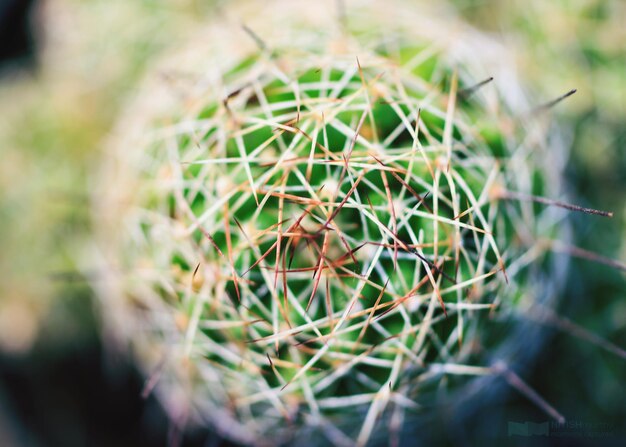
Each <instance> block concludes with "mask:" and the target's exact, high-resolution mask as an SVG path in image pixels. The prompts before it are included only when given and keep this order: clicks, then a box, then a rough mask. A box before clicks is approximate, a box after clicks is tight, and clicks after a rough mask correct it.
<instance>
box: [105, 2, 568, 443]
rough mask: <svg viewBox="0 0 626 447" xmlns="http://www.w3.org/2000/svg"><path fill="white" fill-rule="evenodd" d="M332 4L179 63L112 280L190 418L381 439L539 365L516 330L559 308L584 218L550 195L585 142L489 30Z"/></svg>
mask: <svg viewBox="0 0 626 447" xmlns="http://www.w3.org/2000/svg"><path fill="white" fill-rule="evenodd" d="M308 3H309V2H287V1H274V2H270V3H267V4H264V5H263V8H264V9H263V19H260V18H259V16H260V10H259V6H258V5H254V4H253V3H252V2H249V3H247V2H241V3H240V4H238V5H236V6H231V7H230V9H228V10H227V11H226V12H225V13H224V14H226V17H220V19H219V20H216V22H215V23H213V24H212V25H211V26H209V27H208V28H207V29H206V30H203V31H201V32H199V33H198V36H197V37H195V38H194V39H192V41H191V42H190V44H189V46H188V47H187V48H186V49H184V50H182V51H179V52H177V54H175V55H173V56H172V58H171V59H168V60H166V61H165V63H164V64H163V65H162V66H159V67H158V69H156V70H155V72H156V73H157V74H158V75H157V76H155V79H153V80H152V81H150V82H148V83H147V85H146V87H145V88H144V89H143V93H141V94H140V95H139V98H138V99H137V101H136V102H135V103H134V104H133V105H131V106H130V107H129V108H128V111H127V113H126V114H125V115H124V116H123V117H122V119H121V120H120V126H119V128H118V130H117V133H116V136H115V137H114V140H113V143H112V145H111V146H112V148H113V149H112V152H111V153H110V154H109V155H110V160H109V162H108V163H107V165H106V167H105V169H104V174H103V180H102V182H101V184H102V185H104V186H103V188H102V189H101V191H100V193H99V194H98V195H97V196H96V197H97V198H98V201H97V206H98V207H99V209H100V212H99V214H98V221H99V223H100V225H99V226H100V232H101V240H103V241H105V244H103V247H102V252H103V253H104V255H105V259H106V260H107V263H108V264H109V265H110V266H111V271H112V274H111V279H110V281H106V283H100V284H98V285H97V287H98V288H99V289H100V291H101V294H102V295H103V297H104V300H103V302H104V306H103V307H104V311H105V312H107V313H108V318H107V319H105V325H106V326H107V327H108V328H109V329H110V332H111V333H113V334H117V335H120V334H121V335H123V337H124V339H125V340H128V341H129V342H130V344H131V345H132V347H133V349H134V352H135V354H136V355H137V357H138V358H139V360H140V363H141V364H142V365H143V366H144V368H145V370H146V372H147V374H152V375H151V376H150V377H151V379H150V380H149V381H148V385H149V387H150V388H151V387H152V385H156V386H155V390H156V392H157V393H158V394H159V395H160V396H161V398H162V399H163V401H164V402H165V406H166V407H167V408H168V409H170V410H171V412H172V413H173V414H174V416H176V417H182V416H181V415H189V416H193V417H194V418H198V419H200V420H202V421H205V422H207V423H209V424H210V425H211V426H213V427H215V428H216V429H217V430H218V431H219V432H220V433H222V434H223V435H225V436H227V437H230V438H232V439H235V440H237V441H240V442H245V443H258V444H264V443H267V444H276V443H286V442H290V441H291V442H295V441H297V440H300V441H302V439H307V441H309V442H311V443H314V442H316V440H317V442H322V440H323V439H328V440H330V441H331V442H332V443H335V444H339V445H342V444H351V443H354V442H356V443H357V444H360V445H364V444H366V443H367V442H368V440H370V439H372V436H373V435H374V434H379V435H380V434H381V433H385V432H387V431H388V432H391V433H396V432H397V431H398V430H399V427H400V425H401V423H402V421H403V420H404V419H405V418H409V417H411V415H414V414H419V411H420V404H423V403H426V402H429V399H431V398H432V395H433V391H437V390H439V391H441V390H451V391H454V390H457V389H463V387H464V384H465V383H466V382H467V381H468V379H467V377H465V378H464V376H492V375H493V374H496V373H497V371H496V370H497V368H494V367H493V360H494V359H504V360H508V358H509V357H510V355H511V354H512V353H517V352H518V348H519V346H518V347H515V348H512V346H513V345H515V346H517V345H519V343H520V341H519V340H514V341H513V342H511V338H514V337H515V336H519V332H514V331H511V334H513V335H511V334H509V336H506V334H505V336H504V337H503V335H502V332H497V331H494V330H493V328H492V326H493V321H494V320H503V321H509V319H510V318H512V317H511V316H512V315H513V316H514V315H516V313H519V312H521V310H520V309H523V308H525V307H527V306H528V305H529V303H532V302H533V301H534V300H535V299H536V297H537V296H548V295H550V294H551V293H550V291H551V290H552V287H553V283H554V280H552V283H551V282H550V278H549V277H550V276H551V275H556V273H555V269H556V268H555V266H554V264H555V263H554V262H553V261H554V259H553V257H551V256H549V255H547V254H546V250H545V244H544V243H543V241H544V240H546V239H552V238H558V237H559V236H560V235H561V234H562V231H563V226H562V225H560V222H561V218H562V212H560V210H558V209H555V208H551V207H545V206H543V205H541V204H538V203H535V202H536V201H534V202H533V200H526V199H528V198H531V199H532V198H533V197H537V196H549V197H554V196H557V195H558V194H559V192H560V191H559V181H558V172H559V169H560V166H561V163H562V160H561V159H562V155H563V149H562V148H561V147H560V146H559V142H558V138H557V136H558V134H556V133H550V132H547V131H546V130H547V129H548V127H547V126H546V125H545V122H544V120H543V119H530V118H529V116H528V111H529V110H531V109H530V107H528V105H527V104H526V96H525V94H524V92H523V90H522V89H521V88H520V87H519V85H518V82H517V80H516V78H515V73H514V72H513V71H512V70H511V65H509V64H508V63H507V57H506V53H505V52H504V51H503V49H502V48H500V47H499V46H498V45H496V44H495V43H493V42H492V41H490V40H489V39H487V38H485V37H484V36H482V35H480V34H478V33H476V32H475V31H473V30H472V29H470V28H468V27H466V26H464V25H462V24H461V23H459V22H457V21H456V20H454V19H452V18H450V17H447V18H446V20H445V21H444V20H442V19H439V18H437V15H436V14H433V13H430V12H427V11H425V10H424V9H419V10H416V9H417V8H415V7H409V5H408V4H407V3H405V2H402V1H399V0H398V1H394V2H391V4H390V3H389V2H384V5H383V2H376V3H374V2H356V3H357V4H354V3H352V2H349V3H348V5H347V6H346V8H345V10H344V11H343V13H342V12H341V11H342V10H341V8H340V9H339V11H340V13H339V14H338V18H336V17H335V12H336V5H335V4H334V3H333V2H315V5H309V4H308ZM338 4H339V5H341V4H340V3H339V2H338ZM232 17H236V18H237V20H239V19H243V21H244V23H245V25H244V26H243V27H242V26H240V25H239V24H238V22H237V20H233V19H232ZM492 76H493V77H494V78H493V79H492V78H491V77H492ZM555 173H556V175H555ZM546 299H547V298H546ZM504 327H505V328H509V326H504ZM526 341H528V339H526ZM305 436H306V438H304V437H305Z"/></svg>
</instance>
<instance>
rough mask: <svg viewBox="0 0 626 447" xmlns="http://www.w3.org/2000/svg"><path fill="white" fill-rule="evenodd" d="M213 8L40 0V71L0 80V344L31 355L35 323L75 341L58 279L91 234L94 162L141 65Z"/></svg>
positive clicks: (146, 0)
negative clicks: (89, 194)
mask: <svg viewBox="0 0 626 447" xmlns="http://www.w3.org/2000/svg"><path fill="white" fill-rule="evenodd" d="M211 3H212V2H210V3H207V4H206V5H205V6H201V3H200V2H194V1H191V0H190V1H185V0H181V1H177V2H174V3H172V2H165V1H158V0H154V1H153V0H140V1H131V2H128V1H125V0H112V1H101V0H96V1H89V2H83V1H77V0H59V1H54V2H45V3H44V2H42V5H41V6H40V8H39V10H38V11H37V14H36V17H35V18H34V19H35V23H37V26H38V27H40V29H38V33H37V34H38V36H39V37H40V42H39V43H40V53H39V54H38V61H39V63H38V65H37V67H36V71H35V72H34V73H33V72H22V71H16V70H13V71H10V69H7V70H6V71H5V72H3V73H2V78H0V153H1V154H2V163H1V164H0V245H1V246H2V252H3V254H2V256H1V257H0V349H3V350H7V351H17V352H20V351H24V350H27V349H28V348H29V347H30V346H31V345H32V343H33V342H34V341H35V339H36V336H37V333H38V328H39V327H40V325H43V326H44V327H48V328H61V327H62V328H63V330H62V331H61V330H53V331H52V332H51V334H53V335H54V336H62V337H68V339H70V338H71V337H72V333H73V332H72V330H71V328H73V327H74V326H75V324H78V323H79V321H80V317H79V318H74V317H71V316H69V315H68V314H67V312H66V310H64V309H65V306H64V305H63V303H64V302H65V301H67V299H68V297H71V296H73V292H71V291H69V289H68V288H65V287H61V289H62V290H59V286H60V285H61V286H63V285H64V284H66V283H67V281H68V280H75V279H76V275H75V274H74V273H70V274H68V272H76V271H77V266H76V265H75V259H76V251H77V249H78V248H77V247H78V246H79V244H80V243H81V239H82V238H83V237H84V236H86V235H87V234H88V230H89V225H90V224H89V211H88V208H89V205H88V193H87V191H88V190H89V185H90V174H89V169H90V165H91V164H92V163H94V162H95V159H96V157H95V156H96V155H98V154H99V149H98V148H99V146H100V142H101V140H102V139H103V138H104V137H105V135H106V132H107V131H108V129H109V127H110V125H111V122H112V119H113V117H114V116H115V115H116V112H117V110H118V109H119V107H120V105H121V104H122V103H123V101H124V97H125V96H126V95H127V94H128V92H129V91H130V90H131V89H132V87H133V85H134V82H135V80H136V79H137V77H138V76H139V75H140V74H141V73H142V72H143V67H144V65H145V62H146V61H148V60H150V58H151V56H153V55H154V54H155V53H156V52H158V51H159V50H160V49H162V48H164V47H166V46H168V45H174V44H175V43H176V42H177V40H178V39H180V38H182V37H183V36H184V35H185V30H186V29H187V28H188V25H189V24H190V23H194V22H196V21H197V20H200V19H202V17H205V16H206V13H207V11H209V10H210V4H211ZM54 297H58V298H59V299H53V298H54ZM83 301H84V303H85V305H87V307H86V308H84V311H87V312H88V310H89V307H88V306H89V304H88V302H87V301H86V300H83ZM53 304H54V306H53ZM51 306H52V307H51Z"/></svg>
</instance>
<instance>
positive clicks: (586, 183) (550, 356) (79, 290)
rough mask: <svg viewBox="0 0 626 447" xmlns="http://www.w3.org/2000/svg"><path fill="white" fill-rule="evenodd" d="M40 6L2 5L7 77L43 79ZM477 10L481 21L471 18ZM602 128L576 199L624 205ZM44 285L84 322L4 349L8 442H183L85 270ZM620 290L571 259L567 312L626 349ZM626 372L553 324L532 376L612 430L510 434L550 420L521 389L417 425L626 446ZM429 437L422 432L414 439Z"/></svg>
mask: <svg viewBox="0 0 626 447" xmlns="http://www.w3.org/2000/svg"><path fill="white" fill-rule="evenodd" d="M34 3H35V2H34V1H33V0H27V1H18V0H0V72H1V71H3V70H8V69H10V67H15V66H16V65H17V66H20V67H22V68H26V69H27V70H30V72H31V75H33V76H37V63H36V61H37V59H38V52H37V46H36V43H37V42H38V41H39V39H41V36H40V35H39V34H40V33H39V32H38V31H37V29H38V27H37V19H36V18H35V17H34V16H33V15H32V14H29V13H31V12H32V11H34V9H33V5H34ZM468 11H470V12H473V10H468ZM469 16H470V18H471V19H475V20H476V21H477V22H478V21H479V18H476V17H475V15H473V14H469ZM0 82H2V79H0ZM597 114H598V111H597V110H588V111H585V112H584V113H582V114H581V115H580V116H579V117H578V120H577V122H576V126H575V129H574V132H575V133H574V140H575V141H576V140H577V139H578V140H580V139H583V138H584V133H585V132H586V129H587V128H588V126H593V125H594V123H595V122H596V121H597V120H598V116H597ZM594 120H596V121H594ZM604 124H605V125H606V126H608V127H609V128H611V132H613V133H612V135H613V136H612V138H611V139H610V141H609V145H610V147H609V148H608V150H609V151H610V152H611V153H613V154H614V159H613V163H611V165H610V166H608V167H607V168H605V169H604V170H595V171H594V170H590V169H588V166H587V164H586V163H587V162H586V158H585V157H584V156H583V155H581V153H580V152H574V153H573V156H572V160H571V162H570V165H569V168H568V172H567V176H568V180H569V183H570V185H571V189H572V193H571V195H572V196H573V197H577V198H580V202H581V204H587V205H589V204H598V203H600V204H603V206H606V207H609V208H610V207H614V208H617V211H621V210H619V208H621V207H623V203H624V191H626V176H625V175H624V172H626V154H625V153H626V151H624V146H625V144H626V129H624V126H623V122H621V121H619V120H616V121H615V122H613V123H611V122H609V123H604ZM590 150H592V149H590ZM572 222H573V226H574V234H576V235H577V236H576V237H577V239H578V240H579V242H581V245H583V246H585V247H586V248H590V249H592V248H597V247H600V248H603V247H606V248H607V249H608V250H609V252H611V250H612V252H611V253H610V254H611V255H614V256H615V257H617V256H619V251H618V249H619V247H617V248H616V247H613V248H611V246H614V245H615V241H613V240H610V237H611V235H613V237H614V236H615V234H616V233H619V232H620V231H621V227H622V224H621V222H620V220H619V218H618V219H615V220H614V221H613V222H610V223H606V222H605V221H602V220H598V219H596V218H593V217H589V216H573V219H572ZM617 245H619V244H617ZM46 281H49V282H51V283H52V286H51V287H52V289H53V291H54V294H55V295H56V296H57V297H59V302H61V303H62V306H63V309H62V310H58V312H63V313H64V315H65V318H67V316H69V317H70V318H71V319H72V321H75V322H76V324H77V325H78V326H79V327H78V328H73V329H72V334H79V336H70V337H63V336H58V334H57V333H56V331H58V330H59V329H58V328H55V327H53V325H52V323H49V325H48V326H46V325H45V324H44V327H43V329H42V330H41V331H40V332H39V335H38V338H37V340H36V342H35V344H34V346H33V347H32V349H30V350H28V351H27V352H20V353H10V352H3V351H1V350H0V445H1V446H31V445H32V446H68V447H73V446H77V447H78V446H109V445H115V446H165V445H168V443H171V442H172V440H174V439H177V438H176V436H177V435H176V430H175V429H173V427H172V424H170V423H169V422H168V421H167V418H166V416H165V414H164V412H163V410H162V408H161V407H160V405H159V404H158V402H157V401H156V399H155V398H154V397H152V396H151V397H148V398H147V399H143V398H142V397H141V390H142V387H143V378H142V377H141V375H140V373H139V372H138V371H137V370H136V369H135V368H134V367H133V366H132V364H130V362H129V361H128V360H127V359H125V358H124V357H123V356H119V355H111V353H110V352H106V351H105V349H104V347H103V345H102V342H101V340H100V339H99V330H98V327H99V322H98V320H97V318H96V316H95V315H96V314H95V313H94V310H93V306H94V302H93V297H92V292H91V291H90V289H89V287H87V284H86V283H85V282H84V281H83V280H82V279H81V278H80V277H77V278H56V279H55V278H52V277H50V278H46ZM624 291H626V281H625V278H624V274H623V273H620V272H619V271H616V270H612V269H610V268H608V267H606V266H603V265H600V264H595V263H591V262H589V261H584V260H576V259H574V260H573V261H572V268H571V270H570V274H569V276H568V279H567V283H566V288H565V292H564V299H562V300H561V304H560V305H559V309H558V312H559V315H562V316H565V317H567V318H569V319H571V320H573V321H576V322H578V323H580V324H581V326H584V327H585V328H587V329H588V330H590V331H591V332H593V333H595V334H598V335H600V336H602V337H605V338H606V339H608V340H610V341H612V342H613V343H615V344H617V345H619V346H624V344H625V342H626V325H625V324H624V321H625V319H626V314H625V313H624V312H625V311H624V305H623V296H624ZM616 303H617V304H616ZM607 322H609V323H608V324H607ZM624 378H626V362H625V361H624V359H621V358H619V357H617V356H615V355H614V354H611V353H609V352H607V351H605V350H603V349H601V348H600V347H598V346H596V345H593V344H591V343H589V342H587V341H584V340H581V339H579V338H576V337H574V336H572V335H571V334H569V333H567V332H563V331H559V330H556V329H549V330H548V334H547V335H546V343H545V345H544V348H543V350H542V351H541V352H540V353H539V355H538V357H537V359H536V361H535V362H534V363H533V364H532V365H530V366H529V370H528V371H525V374H524V379H525V380H526V381H527V382H528V383H529V384H531V385H532V386H533V387H534V388H535V389H536V390H537V392H538V393H539V394H540V395H542V396H543V397H545V398H546V399H547V400H548V401H549V402H550V403H551V404H552V405H553V406H555V407H556V408H558V409H559V410H560V411H561V412H562V413H563V414H564V415H565V416H566V417H567V418H568V420H571V421H579V422H581V423H586V424H609V425H610V426H611V427H612V429H611V436H610V437H608V438H603V439H587V438H584V430H583V431H581V433H582V436H583V437H575V436H569V437H564V438H554V437H551V438H549V439H548V438H538V437H533V438H523V437H509V436H508V435H507V423H508V422H509V421H518V422H525V421H530V422H538V423H540V422H544V421H548V420H549V418H548V417H547V416H546V415H545V414H544V413H543V412H542V411H541V410H540V409H538V408H537V407H536V406H535V405H533V404H532V403H531V402H529V401H528V400H527V399H526V398H525V397H524V396H521V395H519V394H518V393H517V392H515V391H510V392H509V393H506V394H504V395H502V397H501V398H500V399H499V400H496V401H488V402H484V403H482V404H479V405H478V406H477V408H475V409H474V410H473V411H472V412H469V413H464V414H462V415H459V414H456V415H455V414H454V413H444V414H442V415H441V416H437V417H435V418H434V420H433V421H432V424H430V425H429V426H428V427H420V430H422V429H423V430H427V432H428V434H429V438H428V439H429V440H430V441H431V442H433V443H438V444H442V445H462V444H463V443H466V445H475V443H476V442H489V443H494V442H495V443H497V444H499V445H626V403H625V402H626V393H625V391H624V388H625V386H624ZM447 417H449V419H447ZM451 427H454V429H452V428H451ZM409 430H410V428H409ZM424 436H425V435H424V432H421V433H419V432H417V428H416V433H415V437H414V439H424ZM180 441H181V445H183V446H219V445H231V444H228V443H225V442H224V441H222V440H220V439H219V438H218V437H216V436H215V435H213V434H211V433H210V432H208V431H205V430H188V431H186V432H185V433H183V434H182V435H180Z"/></svg>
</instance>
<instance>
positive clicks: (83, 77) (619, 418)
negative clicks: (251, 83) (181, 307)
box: [0, 0, 626, 446]
mask: <svg viewBox="0 0 626 447" xmlns="http://www.w3.org/2000/svg"><path fill="white" fill-rule="evenodd" d="M222 3H226V2H222ZM348 4H349V2H348ZM219 7H222V5H221V4H220V2H218V1H207V0H205V1H201V0H170V1H165V0H132V1H129V0H89V1H84V0H46V1H44V0H39V1H38V0H0V446H31V445H32V446H86V445H89V446H108V445H116V446H140V445H141V446H143V445H146V446H161V445H163V446H165V445H169V444H170V443H171V442H172V441H176V440H179V441H180V444H181V445H184V446H187V445H189V446H196V445H198V446H200V445H230V444H227V443H225V442H224V441H222V440H220V439H219V438H218V437H216V436H215V435H213V434H211V433H209V432H207V431H203V430H197V429H196V430H182V431H181V430H177V429H176V427H172V425H171V424H170V423H169V422H168V421H167V419H166V417H165V415H164V413H163V411H162V409H161V408H160V407H159V405H158V403H157V402H156V401H155V400H154V399H153V398H151V397H149V398H147V399H142V398H141V389H142V386H143V379H142V378H141V376H140V375H139V373H138V372H137V371H136V370H135V369H134V368H133V366H132V364H131V362H130V361H129V359H126V358H124V357H123V356H121V355H118V354H116V353H112V352H110V351H108V350H107V348H106V347H105V346H104V345H103V343H102V341H101V340H100V339H99V324H100V323H99V321H98V316H97V315H98V314H97V309H96V303H95V301H94V297H93V296H92V292H91V290H90V288H89V286H88V281H87V279H93V278H86V277H85V275H97V272H92V273H89V266H83V265H77V264H76V262H77V259H80V257H79V256H77V253H79V252H80V247H81V246H82V245H83V244H85V243H88V241H89V234H90V209H89V191H90V190H91V182H92V181H93V179H92V175H90V173H93V172H94V169H96V167H97V165H98V161H99V160H100V159H101V157H102V156H103V153H102V142H103V141H104V140H105V139H106V137H107V134H108V132H109V131H110V129H111V127H112V125H113V123H114V121H115V117H116V115H117V114H118V113H119V111H120V109H121V108H122V107H123V105H124V103H125V102H126V101H128V100H129V98H130V97H132V95H133V92H134V89H135V88H136V85H137V82H138V81H139V80H140V79H141V77H142V74H143V73H144V70H145V68H146V66H147V65H149V63H150V61H153V60H154V58H155V57H156V56H157V55H158V54H159V53H161V52H162V51H165V50H168V49H169V50H170V51H171V50H172V49H175V48H176V46H177V44H178V43H179V42H181V41H183V40H184V39H185V36H186V35H187V34H188V32H189V30H191V29H193V27H194V26H197V25H199V24H202V23H205V22H206V21H207V20H210V17H211V16H212V15H213V14H214V12H215V8H219ZM451 13H455V14H458V15H461V16H462V17H464V18H465V19H466V20H467V21H469V22H470V23H472V24H473V25H474V26H476V27H477V28H479V29H481V30H483V31H484V32H486V33H488V34H490V35H492V36H493V38H494V39H496V40H498V41H500V42H501V43H502V44H503V45H505V46H506V47H507V49H510V51H511V52H512V53H513V54H514V55H515V58H516V61H517V64H518V69H519V70H520V71H521V72H522V73H523V76H524V77H526V79H527V80H528V82H529V84H530V85H531V86H532V88H533V89H534V90H535V91H536V92H537V97H540V98H545V99H546V101H548V100H550V99H553V98H556V97H557V96H559V95H561V94H562V93H565V92H566V91H568V90H570V89H572V88H576V89H578V92H577V93H576V94H575V95H574V96H572V97H571V98H568V99H567V100H566V101H565V102H563V103H562V104H560V105H559V106H558V107H557V108H555V110H554V112H553V113H554V114H555V117H556V118H557V119H558V120H559V121H561V122H562V123H563V124H564V128H565V129H566V132H565V134H566V140H567V142H568V144H569V145H570V148H571V159H570V162H569V164H568V168H567V173H566V177H567V178H566V181H567V184H568V188H569V197H570V199H571V200H570V201H572V202H574V203H577V204H579V205H583V206H589V207H593V208H598V209H607V210H611V211H613V212H614V213H615V215H614V217H613V218H612V219H603V218H599V217H595V216H588V215H572V216H571V221H572V225H573V227H574V231H573V233H574V240H573V244H574V245H575V246H578V247H580V248H583V249H586V250H591V251H593V252H597V253H601V254H602V255H603V256H607V257H609V258H612V259H616V260H622V261H624V260H626V200H625V199H626V125H625V124H626V2H624V1H623V0H550V1H547V0H508V1H498V0H451ZM85 272H87V273H86V274H85ZM625 295H626V275H625V274H624V272H622V271H620V270H618V269H614V268H610V267H608V266H606V265H603V264H600V263H596V262H591V261H589V260H584V259H573V260H572V265H571V271H570V274H569V276H568V279H567V282H566V285H565V288H564V292H563V296H562V297H561V298H560V301H559V302H560V304H559V308H558V309H557V310H558V315H559V316H560V317H561V318H562V319H563V320H559V321H561V325H560V326H561V327H558V326H559V325H558V324H554V323H553V324H549V325H548V327H549V334H548V338H547V339H546V344H545V348H544V349H543V350H542V351H541V352H540V354H539V357H538V358H537V361H536V362H535V363H534V364H533V365H530V366H529V368H528V370H527V371H524V372H523V377H524V379H525V380H526V381H527V382H528V383H529V384H531V385H532V387H534V388H535V389H536V390H537V392H538V393H539V394H540V395H541V396H543V397H544V398H545V399H546V400H547V401H549V402H550V403H551V404H552V405H553V406H554V407H556V408H557V409H558V410H559V411H560V412H561V413H562V414H564V415H565V416H566V418H568V420H570V421H574V422H579V423H580V424H581V426H580V427H579V428H574V429H572V430H571V433H569V434H568V433H566V434H565V435H564V436H563V437H551V438H550V439H545V438H540V439H538V438H537V437H532V438H526V437H520V436H509V435H508V431H507V430H508V423H509V422H511V421H515V422H534V423H542V422H545V421H547V420H549V419H548V417H547V416H546V415H545V414H544V413H543V412H542V411H541V410H539V409H538V408H536V407H535V406H534V405H533V404H532V403H531V402H529V401H528V400H527V399H526V398H524V397H523V396H521V395H518V394H516V393H514V392H512V393H509V394H508V395H506V396H503V397H502V399H499V400H496V401H494V402H489V403H488V404H487V403H486V404H485V405H483V406H482V407H480V406H479V409H478V410H477V411H476V412H475V413H473V414H472V415H470V416H467V417H464V418H463V419H459V420H458V421H457V420H444V419H441V420H439V421H438V423H437V424H434V425H433V426H432V427H430V431H431V438H432V439H431V440H432V442H437V443H439V444H442V445H445V444H450V445H452V444H455V445H458V443H459V438H460V439H462V440H464V441H467V442H468V445H472V444H474V442H475V441H481V440H485V439H489V440H497V441H498V443H499V444H500V445H527V444H530V443H532V444H533V445H542V444H541V443H546V444H545V445H548V444H550V445H552V444H558V443H562V444H563V445H596V444H600V443H601V444H602V445H620V444H621V445H626V386H624V379H625V378H626V360H625V359H624V358H623V357H620V356H619V355H616V354H615V353H611V352H608V351H607V350H606V349H603V348H602V347H600V346H598V345H597V344H594V343H592V342H590V341H589V340H585V339H584V337H583V338H581V337H580V333H578V334H577V329H575V327H572V326H567V325H565V326H564V324H563V321H568V322H570V321H571V322H572V323H573V324H575V325H576V327H581V328H584V329H586V330H587V331H589V332H591V333H593V334H595V335H596V336H597V337H601V338H602V339H604V340H607V341H609V342H611V343H614V344H615V345H617V346H620V347H622V348H624V347H625V346H626V299H624V298H625ZM577 335H578V336H577ZM478 420H480V421H482V423H481V424H480V427H482V428H481V429H480V430H478V429H475V428H476V427H478V425H477V424H475V422H476V421H478ZM485 421H487V423H485ZM584 424H588V425H587V426H586V427H587V428H585V426H584ZM590 424H591V425H593V424H596V426H597V425H598V424H600V425H601V424H604V425H605V426H606V427H609V430H608V437H606V438H594V437H592V436H593V431H594V429H591V428H589V425H590ZM452 426H454V427H455V430H450V427H452ZM429 439H430V438H429Z"/></svg>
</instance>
